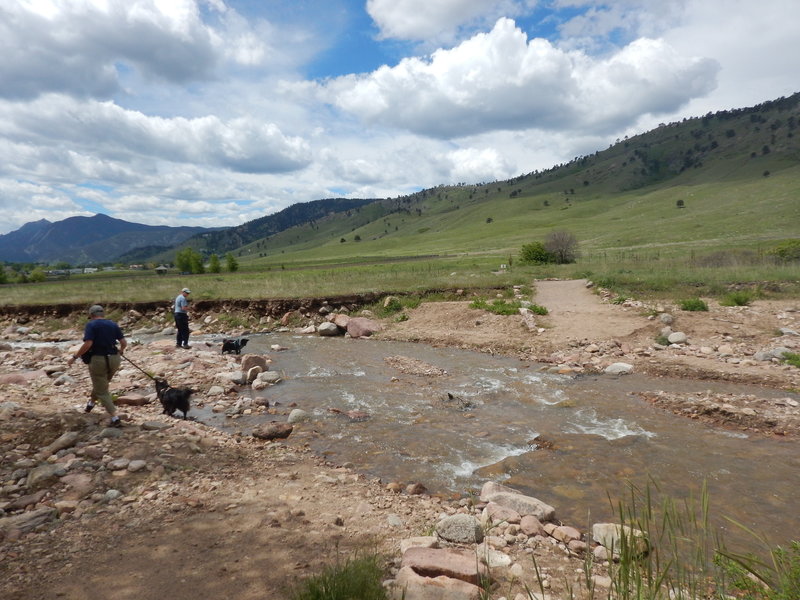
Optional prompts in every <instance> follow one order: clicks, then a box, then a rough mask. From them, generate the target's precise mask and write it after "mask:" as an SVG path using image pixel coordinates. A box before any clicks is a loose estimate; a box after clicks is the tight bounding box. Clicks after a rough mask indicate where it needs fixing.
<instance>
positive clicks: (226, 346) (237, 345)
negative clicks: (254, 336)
mask: <svg viewBox="0 0 800 600" xmlns="http://www.w3.org/2000/svg"><path fill="white" fill-rule="evenodd" d="M246 345H247V338H225V339H224V340H222V353H223V354H225V353H226V352H232V353H233V354H241V353H242V348H244V347H245V346H246Z"/></svg>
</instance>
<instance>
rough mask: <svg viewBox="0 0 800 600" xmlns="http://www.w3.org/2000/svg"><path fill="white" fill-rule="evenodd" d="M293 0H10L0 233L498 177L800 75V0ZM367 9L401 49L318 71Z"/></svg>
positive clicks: (222, 217) (1, 81)
mask: <svg viewBox="0 0 800 600" xmlns="http://www.w3.org/2000/svg"><path fill="white" fill-rule="evenodd" d="M288 10H289V9H288V8H287V7H285V6H283V4H282V3H278V2H263V3H262V2H251V1H250V0H170V1H169V2H167V1H166V0H3V1H2V2H0V56H2V57H3V60H0V233H6V232H8V231H11V230H13V229H16V228H18V227H19V226H21V225H22V224H24V223H25V222H28V221H31V220H36V219H39V218H43V217H44V218H48V219H50V220H59V219H63V218H65V217H67V216H70V215H75V214H92V213H94V212H105V213H106V214H110V215H111V216H114V217H118V218H123V219H127V220H132V221H137V222H141V223H150V224H170V225H183V224H191V225H204V226H219V225H237V224H240V223H243V222H244V221H247V220H251V219H254V218H257V217H260V216H263V215H264V214H267V213H269V212H272V211H275V210H279V209H280V208H283V207H285V206H288V205H289V204H292V203H295V202H303V201H309V200H314V199H317V198H323V197H332V196H351V197H352V196H359V197H386V196H396V195H398V194H402V193H408V192H410V191H414V190H415V189H418V188H419V187H431V186H435V185H438V184H440V183H453V182H460V181H463V182H477V181H491V180H493V179H505V178H509V177H513V176H515V175H518V174H520V173H525V172H529V171H532V170H534V169H537V168H548V167H550V166H552V165H553V164H556V163H559V162H563V161H564V160H569V159H571V158H573V157H574V156H577V155H580V154H584V153H589V152H593V151H594V150H596V149H599V148H604V147H606V146H607V145H608V143H609V141H611V140H613V139H614V138H616V137H622V135H624V134H629V133H633V132H637V131H642V130H644V129H648V128H650V127H652V126H654V125H655V124H656V123H657V122H658V121H661V120H663V121H670V120H675V119H678V118H681V117H682V116H684V115H697V114H704V113H705V112H708V111H709V110H722V109H729V108H734V107H742V106H748V105H751V104H755V103H757V102H762V101H764V100H768V99H772V98H775V97H777V96H780V95H788V94H791V93H793V92H795V91H798V90H797V87H798V86H797V77H796V73H797V72H800V42H798V41H797V40H798V38H797V35H796V23H797V22H798V20H799V19H800V3H798V2H796V1H795V0H762V1H761V2H758V3H753V2H747V1H745V0H663V1H662V2H653V1H652V0H619V1H615V2H602V1H600V0H555V1H553V2H545V1H544V0H538V1H535V0H439V1H437V2H431V1H430V0H368V1H366V2H365V3H358V4H356V3H353V2H351V1H350V0H308V1H307V2H304V3H302V4H298V5H297V6H294V5H293V6H292V9H291V11H289V12H291V13H292V15H291V18H288V17H286V14H283V13H285V11H288ZM302 10H308V11H309V12H308V13H307V15H308V18H305V19H304V18H303V17H302V15H299V16H298V13H297V11H302ZM353 10H359V11H361V10H364V11H366V12H363V13H359V15H360V17H361V18H362V19H367V18H369V19H372V21H371V24H372V26H373V29H372V30H371V33H373V34H375V39H374V40H373V46H372V47H364V48H359V51H361V52H369V51H371V50H374V51H375V52H378V50H381V51H383V50H386V49H387V48H388V49H389V50H388V51H387V55H392V53H395V52H400V51H403V50H405V54H403V55H402V57H401V58H399V59H397V60H394V61H389V63H390V64H387V65H386V66H383V67H380V68H377V69H374V70H373V71H372V72H367V73H365V74H360V75H356V74H355V72H356V71H361V70H362V69H353V70H352V71H350V72H351V73H354V74H351V75H345V76H340V77H334V78H331V79H325V78H320V79H310V78H308V77H306V76H304V73H305V72H306V69H307V68H309V65H311V64H313V61H314V60H315V59H316V58H320V59H321V64H324V63H326V61H327V62H338V63H340V64H338V65H337V67H338V68H337V70H336V72H337V73H341V72H343V69H342V68H341V66H342V64H347V63H346V61H347V60H348V55H347V53H346V52H344V51H341V53H340V54H336V55H335V56H333V57H331V56H329V55H326V54H325V51H326V44H328V45H329V46H330V47H331V48H337V46H336V43H337V41H336V40H337V37H338V38H343V37H347V36H349V35H350V34H351V33H352V35H353V38H354V39H355V38H359V35H360V36H362V37H363V34H364V32H363V30H359V31H358V32H356V30H355V29H353V30H352V31H347V30H339V29H336V28H337V27H344V24H347V23H360V25H358V26H359V27H362V28H363V27H365V25H364V21H363V20H362V21H359V20H358V19H356V18H354V17H353V15H352V11H353ZM319 15H325V19H322V20H320V21H319V22H317V20H319ZM367 15H368V17H367ZM282 17H284V18H286V20H283V21H282V20H281V18H282ZM315 17H316V18H317V20H315ZM369 23H370V22H369V21H367V25H366V27H369ZM315 31H316V32H317V33H314V32H315ZM356 33H358V34H359V35H356ZM359 39H361V38H359ZM340 50H341V49H339V50H337V51H340ZM359 64H360V63H359Z"/></svg>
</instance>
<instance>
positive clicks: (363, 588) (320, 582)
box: [291, 555, 387, 600]
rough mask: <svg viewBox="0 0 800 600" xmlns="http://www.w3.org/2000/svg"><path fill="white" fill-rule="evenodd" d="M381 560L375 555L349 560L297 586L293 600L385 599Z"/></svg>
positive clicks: (292, 594) (329, 567)
mask: <svg viewBox="0 0 800 600" xmlns="http://www.w3.org/2000/svg"><path fill="white" fill-rule="evenodd" d="M382 562H383V561H382V560H381V559H380V558H379V557H377V556H374V555H372V556H363V557H355V558H352V559H348V560H347V561H346V562H345V563H344V564H338V563H337V564H335V565H331V566H328V567H325V569H324V570H323V571H322V573H320V574H319V575H314V576H311V577H309V578H308V579H306V580H304V581H302V582H301V583H299V584H297V585H296V586H295V588H294V589H293V590H292V593H291V598H292V600H353V599H354V598H358V599H359V600H385V599H386V597H387V596H386V589H385V588H384V587H383V585H382V583H381V580H382V579H383V575H384V573H383V565H382Z"/></svg>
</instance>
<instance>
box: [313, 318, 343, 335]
mask: <svg viewBox="0 0 800 600" xmlns="http://www.w3.org/2000/svg"><path fill="white" fill-rule="evenodd" d="M317 333H318V334H319V335H324V336H334V335H340V334H341V333H342V330H341V329H339V327H338V325H336V323H331V322H329V321H326V322H325V323H320V324H319V326H318V327H317Z"/></svg>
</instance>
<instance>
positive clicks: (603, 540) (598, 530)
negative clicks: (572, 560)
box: [592, 523, 649, 554]
mask: <svg viewBox="0 0 800 600" xmlns="http://www.w3.org/2000/svg"><path fill="white" fill-rule="evenodd" d="M592 539H593V540H594V541H595V542H597V543H598V544H600V545H601V546H603V547H605V548H608V549H609V550H611V551H612V552H613V553H614V554H619V551H620V548H621V546H622V545H623V544H625V545H626V546H627V547H629V548H632V549H635V551H636V553H638V554H644V553H646V552H647V551H648V549H649V543H648V542H647V536H646V535H645V534H644V532H642V531H640V530H638V529H634V528H632V527H629V526H628V525H619V524H617V523H595V524H594V525H592Z"/></svg>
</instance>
